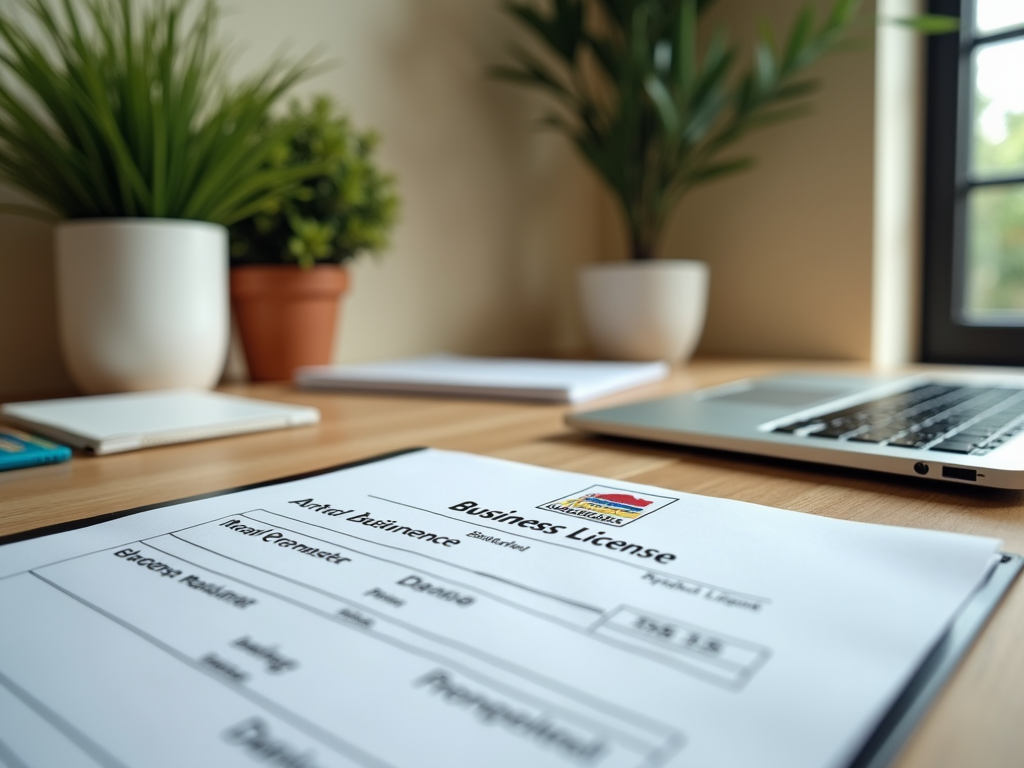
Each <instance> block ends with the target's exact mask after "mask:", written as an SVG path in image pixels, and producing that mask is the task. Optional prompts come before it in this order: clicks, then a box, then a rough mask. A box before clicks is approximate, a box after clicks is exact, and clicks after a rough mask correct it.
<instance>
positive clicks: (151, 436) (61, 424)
mask: <svg viewBox="0 0 1024 768" xmlns="http://www.w3.org/2000/svg"><path fill="white" fill-rule="evenodd" d="M0 415H2V416H3V418H4V420H5V421H7V422H10V423H12V424H15V425H17V426H20V427H23V428H25V429H30V430H32V431H33V432H38V433H40V434H42V435H46V436H47V437H52V438H53V439H55V440H60V441H61V442H64V443H68V444H70V445H73V446H75V447H77V448H84V449H85V450H87V451H91V452H92V453H96V454H105V453H120V452H122V451H132V450H136V449H138V448H148V447H152V446H157V445H167V444H170V443H185V442H190V441H193V440H207V439H210V438H214V437H226V436H228V435H237V434H242V433H246V432H261V431H263V430H268V429H283V428H285V427H296V426H301V425H304V424H315V423H316V422H318V421H319V420H320V412H319V411H318V410H317V409H316V408H311V407H309V406H300V405H289V404H284V403H275V402H270V401H267V400H256V399H254V398H251V397H240V396H237V395H225V394H222V393H219V392H207V391H205V390H196V389H165V390H158V391H154V392H128V393H124V394H116V395H93V396H90V397H69V398H65V399H61V400H38V401H34V402H28V403H9V404H7V405H4V406H3V407H2V408H0Z"/></svg>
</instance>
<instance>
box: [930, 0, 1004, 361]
mask: <svg viewBox="0 0 1024 768" xmlns="http://www.w3.org/2000/svg"><path fill="white" fill-rule="evenodd" d="M975 2H976V0H930V3H929V11H930V12H931V13H941V14H946V15H949V16H958V17H960V19H961V25H960V32H959V34H948V35H939V36H935V37H931V38H929V40H928V43H927V63H926V67H927V89H926V104H925V154H924V168H925V187H924V200H923V202H924V237H923V246H924V260H923V291H922V320H921V349H920V355H921V360H922V361H924V362H929V363H967V364H980V365H1024V319H1022V320H1021V321H1020V324H1019V325H1018V324H1016V323H1015V322H1014V323H1002V324H996V323H981V322H967V321H966V319H965V318H963V317H962V315H961V311H962V310H961V307H962V297H963V295H964V264H965V253H966V242H967V226H968V220H967V217H968V215H969V212H968V210H967V205H966V201H967V194H968V191H969V190H970V189H972V188H977V187H980V186H988V185H994V184H1009V183H1020V182H1024V175H1020V176H1018V175H1014V176H1007V177H1000V178H999V179H986V180H980V179H974V178H971V175H970V169H969V161H970V147H969V141H968V138H969V137H970V136H971V131H972V122H973V98H972V94H973V84H974V56H973V52H974V50H975V49H976V48H977V47H978V46H980V45H983V44H988V43H994V42H998V41H1002V40H1011V39H1015V38H1019V39H1022V40H1024V27H1013V28H1011V29H1007V30H1002V31H1000V32H996V33H992V34H979V33H977V32H976V30H975V26H974V18H975V13H974V7H975V5H974V4H975Z"/></svg>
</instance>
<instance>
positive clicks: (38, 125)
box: [0, 0, 319, 224]
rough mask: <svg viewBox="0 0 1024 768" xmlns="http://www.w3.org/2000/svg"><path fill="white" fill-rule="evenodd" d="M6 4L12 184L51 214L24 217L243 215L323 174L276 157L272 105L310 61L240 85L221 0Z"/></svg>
mask: <svg viewBox="0 0 1024 768" xmlns="http://www.w3.org/2000/svg"><path fill="white" fill-rule="evenodd" d="M6 5H7V9H6V10H3V11H0V180H3V181H6V182H9V183H11V184H13V185H14V186H16V187H19V188H20V189H22V190H23V191H25V192H27V193H29V194H30V195H32V196H33V197H34V198H36V199H37V200H38V201H39V202H40V203H42V204H43V205H44V206H45V207H46V209H48V211H45V210H43V211H41V210H40V209H37V208H30V207H18V208H17V210H18V211H19V212H21V213H27V214H33V213H36V214H42V215H51V216H56V217H60V218H68V219H82V218H95V217H122V216H145V217H150V216H151V217H163V218H180V219H195V220H201V221H211V222H216V223H220V224H231V223H233V222H235V221H238V220H240V219H243V218H245V217H246V216H248V215H250V214H252V213H254V212H256V211H259V210H261V209H262V208H263V207H264V206H265V204H266V201H267V200H268V199H270V198H272V197H274V196H275V195H277V194H278V193H279V192H280V191H281V190H282V189H285V188H287V187H288V186H289V185H290V184H293V183H294V182H295V181H296V180H299V179H302V178H306V177H308V176H310V175H312V174H314V173H316V172H317V171H318V170H319V169H318V168H316V167H299V168H272V167H269V166H268V164H267V163H265V160H266V158H267V156H268V154H269V153H270V152H272V151H273V148H274V146H275V143H276V142H275V137H273V136H269V137H268V136H267V132H266V131H265V130H263V128H264V126H265V124H266V122H267V119H268V116H269V111H270V109H271V107H272V105H274V103H275V102H276V101H277V100H278V99H279V98H280V97H281V96H282V94H284V93H285V92H286V91H287V90H288V89H289V88H290V87H291V86H292V85H294V84H295V83H296V82H297V81H298V80H300V79H301V78H303V77H304V76H306V75H307V74H308V73H309V72H310V70H311V68H312V64H311V62H310V60H308V59H306V60H302V61H297V62H285V61H281V60H276V61H274V62H272V63H271V64H270V65H268V66H267V67H265V68H264V69H263V70H262V71H261V72H259V73H258V74H256V75H255V76H252V77H250V78H248V79H245V80H242V81H240V82H238V83H237V84H234V85H228V84H227V80H226V71H225V65H226V59H225V49H224V48H222V47H220V45H219V41H218V39H217V23H218V9H217V6H216V4H215V2H214V0H197V1H196V2H193V0H154V1H153V2H147V3H138V2H137V1H136V0H12V2H10V3H7V4H6ZM13 209H14V207H13V206H7V210H13Z"/></svg>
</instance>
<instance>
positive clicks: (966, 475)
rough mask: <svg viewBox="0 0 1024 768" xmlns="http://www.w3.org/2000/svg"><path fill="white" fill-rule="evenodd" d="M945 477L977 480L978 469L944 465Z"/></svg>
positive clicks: (943, 474) (943, 473)
mask: <svg viewBox="0 0 1024 768" xmlns="http://www.w3.org/2000/svg"><path fill="white" fill-rule="evenodd" d="M942 476H943V477H951V478H953V479H954V480H971V481H977V479H978V470H976V469H964V468H963V467H943V468H942Z"/></svg>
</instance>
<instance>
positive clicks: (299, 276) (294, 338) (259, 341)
mask: <svg viewBox="0 0 1024 768" xmlns="http://www.w3.org/2000/svg"><path fill="white" fill-rule="evenodd" d="M347 287H348V273H347V272H346V271H345V270H344V269H342V268H341V267H339V266H335V265H333V264H323V265H318V266H316V267H313V268H312V269H300V268H299V267H297V266H291V265H285V264H250V265H246V266H240V267H233V268H232V270H231V306H232V308H233V309H234V311H235V318H236V319H237V321H238V330H239V333H240V334H241V337H242V347H243V349H244V350H245V358H246V361H247V362H248V364H249V377H250V378H251V379H252V380H253V381H281V380H284V379H290V378H291V377H292V374H293V373H294V371H295V369H296V368H298V367H299V366H302V365H327V364H328V363H330V361H331V350H332V348H333V344H334V328H335V324H336V322H337V317H338V303H339V299H340V297H341V295H342V294H343V293H344V292H345V290H346V288H347Z"/></svg>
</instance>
